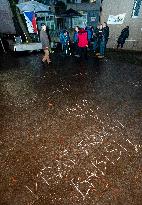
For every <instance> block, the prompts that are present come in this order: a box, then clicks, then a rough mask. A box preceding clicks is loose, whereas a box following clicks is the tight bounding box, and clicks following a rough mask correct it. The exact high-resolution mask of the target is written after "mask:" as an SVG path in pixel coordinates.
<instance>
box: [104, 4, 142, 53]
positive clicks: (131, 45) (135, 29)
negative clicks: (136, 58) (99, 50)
mask: <svg viewBox="0 0 142 205" xmlns="http://www.w3.org/2000/svg"><path fill="white" fill-rule="evenodd" d="M133 5H134V0H103V2H102V9H103V10H102V15H101V22H104V21H106V22H107V20H108V17H109V15H118V14H123V13H126V16H125V19H124V22H123V24H121V25H109V27H110V39H109V41H108V47H109V48H116V44H117V39H118V36H119V35H120V33H121V30H122V29H123V28H124V27H125V26H129V28H130V35H129V38H128V39H127V41H126V43H125V45H124V48H125V49H130V50H142V1H141V8H140V12H139V16H138V17H137V18H132V10H133Z"/></svg>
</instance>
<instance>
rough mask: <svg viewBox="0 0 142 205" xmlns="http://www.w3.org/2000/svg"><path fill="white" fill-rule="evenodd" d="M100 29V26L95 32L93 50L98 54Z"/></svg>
mask: <svg viewBox="0 0 142 205" xmlns="http://www.w3.org/2000/svg"><path fill="white" fill-rule="evenodd" d="M99 29H100V25H98V26H97V27H96V28H95V29H94V32H93V50H94V53H95V52H96V49H97V48H98V47H99Z"/></svg>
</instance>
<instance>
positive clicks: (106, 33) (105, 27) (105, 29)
mask: <svg viewBox="0 0 142 205" xmlns="http://www.w3.org/2000/svg"><path fill="white" fill-rule="evenodd" d="M103 32H104V38H105V49H106V45H107V42H108V39H109V27H108V25H107V23H106V22H104V23H103Z"/></svg>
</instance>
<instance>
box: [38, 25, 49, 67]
mask: <svg viewBox="0 0 142 205" xmlns="http://www.w3.org/2000/svg"><path fill="white" fill-rule="evenodd" d="M40 41H41V44H42V49H43V50H44V56H43V59H42V62H45V61H47V63H48V64H49V63H50V62H51V60H50V57H49V50H50V43H49V38H48V35H47V33H46V25H45V24H42V26H41V31H40Z"/></svg>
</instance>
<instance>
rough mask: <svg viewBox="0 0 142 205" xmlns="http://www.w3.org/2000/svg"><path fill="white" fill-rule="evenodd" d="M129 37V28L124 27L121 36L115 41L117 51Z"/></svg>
mask: <svg viewBox="0 0 142 205" xmlns="http://www.w3.org/2000/svg"><path fill="white" fill-rule="evenodd" d="M128 37H129V26H126V27H125V28H124V29H123V30H122V31H121V34H120V36H119V38H118V40H117V49H118V48H119V47H120V46H121V48H123V45H124V43H125V41H126V38H128Z"/></svg>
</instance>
